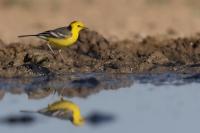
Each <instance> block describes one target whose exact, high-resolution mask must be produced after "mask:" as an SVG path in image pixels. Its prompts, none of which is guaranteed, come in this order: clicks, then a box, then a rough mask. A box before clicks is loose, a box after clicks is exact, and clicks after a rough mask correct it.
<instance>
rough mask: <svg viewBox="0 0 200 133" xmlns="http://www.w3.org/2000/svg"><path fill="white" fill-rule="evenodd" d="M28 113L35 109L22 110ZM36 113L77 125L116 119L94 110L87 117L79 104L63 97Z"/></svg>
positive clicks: (94, 123) (96, 123)
mask: <svg viewBox="0 0 200 133" xmlns="http://www.w3.org/2000/svg"><path fill="white" fill-rule="evenodd" d="M21 112H26V113H27V112H28V113H35V112H34V111H21ZM36 113H39V114H42V115H46V116H49V117H56V118H59V119H62V120H70V121H71V122H72V124H73V125H75V126H82V125H84V124H85V123H86V122H87V123H89V124H90V125H95V126H96V125H99V124H102V123H105V122H111V121H113V120H114V116H113V115H110V114H104V113H99V112H93V113H91V114H89V115H88V116H86V117H83V116H82V115H81V111H80V108H79V106H78V105H77V104H75V103H73V102H72V101H70V100H67V99H63V98H61V99H60V100H58V101H56V102H54V103H52V104H49V105H48V106H47V107H46V108H43V109H40V110H38V111H36Z"/></svg>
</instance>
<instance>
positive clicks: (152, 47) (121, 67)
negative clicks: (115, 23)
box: [0, 31, 200, 77]
mask: <svg viewBox="0 0 200 133" xmlns="http://www.w3.org/2000/svg"><path fill="white" fill-rule="evenodd" d="M199 39H200V37H199V36H198V35H195V36H193V37H189V38H174V37H173V35H170V34H168V35H162V36H148V37H145V38H144V37H141V36H139V35H138V36H135V37H133V38H131V39H129V40H127V39H126V40H121V41H109V40H106V39H105V38H104V37H103V36H101V35H99V34H98V33H97V32H95V31H82V32H81V35H80V38H79V41H78V42H77V44H75V45H74V46H73V47H70V48H65V49H63V50H62V55H63V56H64V58H65V61H64V62H62V60H61V57H60V56H59V55H57V56H56V58H55V57H54V56H52V53H51V52H50V50H49V49H48V47H47V46H46V45H45V43H46V42H37V43H36V42H34V43H31V44H27V43H19V42H18V43H10V44H5V43H4V42H3V41H1V42H0V43H1V44H0V45H1V47H0V76H1V77H13V76H34V75H47V74H65V73H69V72H111V73H147V72H148V73H149V72H153V73H163V72H176V73H195V72H200V67H199V66H200V40H199ZM54 49H55V48H54ZM55 52H57V53H58V51H57V50H55Z"/></svg>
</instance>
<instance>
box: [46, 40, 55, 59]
mask: <svg viewBox="0 0 200 133" xmlns="http://www.w3.org/2000/svg"><path fill="white" fill-rule="evenodd" d="M47 46H48V47H49V49H50V50H51V52H52V53H53V57H54V58H56V54H55V52H54V51H53V49H52V48H51V45H49V43H47Z"/></svg>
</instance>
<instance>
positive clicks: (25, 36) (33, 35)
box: [18, 35, 38, 38]
mask: <svg viewBox="0 0 200 133" xmlns="http://www.w3.org/2000/svg"><path fill="white" fill-rule="evenodd" d="M29 36H38V35H20V36H18V37H19V38H21V37H29Z"/></svg>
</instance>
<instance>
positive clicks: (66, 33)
mask: <svg viewBox="0 0 200 133" xmlns="http://www.w3.org/2000/svg"><path fill="white" fill-rule="evenodd" d="M82 29H87V28H86V27H85V25H84V23H83V22H81V21H73V22H71V23H70V25H69V26H67V27H61V28H57V29H54V30H48V31H45V32H41V33H38V34H33V35H21V36H18V37H20V38H21V37H29V36H36V37H39V38H41V39H44V40H46V41H47V42H48V43H47V45H48V47H49V49H50V50H51V52H52V53H53V54H54V55H55V53H54V51H53V49H52V48H51V45H54V46H56V47H59V48H61V47H67V46H71V45H73V44H74V43H75V42H76V41H77V39H78V37H79V32H80V31H81V30H82ZM59 54H60V55H61V57H62V59H63V61H64V58H63V56H62V54H61V49H59Z"/></svg>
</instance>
